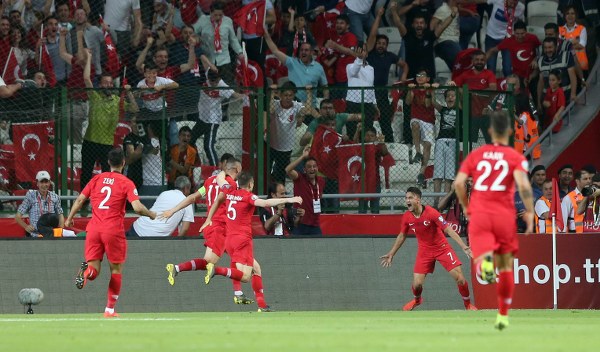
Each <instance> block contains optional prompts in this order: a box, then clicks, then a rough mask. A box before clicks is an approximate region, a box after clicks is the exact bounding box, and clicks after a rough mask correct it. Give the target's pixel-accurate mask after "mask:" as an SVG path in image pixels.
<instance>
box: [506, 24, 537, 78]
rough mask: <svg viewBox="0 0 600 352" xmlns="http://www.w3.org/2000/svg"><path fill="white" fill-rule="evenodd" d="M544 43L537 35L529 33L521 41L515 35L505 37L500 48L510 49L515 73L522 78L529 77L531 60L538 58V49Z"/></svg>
mask: <svg viewBox="0 0 600 352" xmlns="http://www.w3.org/2000/svg"><path fill="white" fill-rule="evenodd" d="M540 45H542V43H541V42H540V40H539V39H538V37H537V36H535V35H533V34H531V33H527V34H525V38H523V41H522V42H521V43H519V42H518V41H517V39H516V38H515V36H512V37H510V38H504V39H503V40H502V41H501V42H500V44H498V49H499V50H509V51H510V59H511V61H510V62H511V64H512V68H513V73H514V74H516V75H517V76H519V77H521V78H527V77H529V74H530V73H531V67H530V66H529V65H531V62H532V61H533V60H535V58H536V49H537V48H538V47H539V46H540Z"/></svg>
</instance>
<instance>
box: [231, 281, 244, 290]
mask: <svg viewBox="0 0 600 352" xmlns="http://www.w3.org/2000/svg"><path fill="white" fill-rule="evenodd" d="M231 282H232V283H233V290H234V291H241V290H242V283H241V282H240V281H238V280H232V281H231Z"/></svg>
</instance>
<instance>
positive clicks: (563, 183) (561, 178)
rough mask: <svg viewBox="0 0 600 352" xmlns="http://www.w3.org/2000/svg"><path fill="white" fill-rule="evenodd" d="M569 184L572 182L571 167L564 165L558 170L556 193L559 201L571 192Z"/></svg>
mask: <svg viewBox="0 0 600 352" xmlns="http://www.w3.org/2000/svg"><path fill="white" fill-rule="evenodd" d="M571 182H573V165H571V164H565V165H563V166H561V167H560V168H559V169H558V192H559V194H560V199H561V200H562V199H563V198H564V197H565V196H566V195H567V193H569V192H571V191H572V190H573V187H571Z"/></svg>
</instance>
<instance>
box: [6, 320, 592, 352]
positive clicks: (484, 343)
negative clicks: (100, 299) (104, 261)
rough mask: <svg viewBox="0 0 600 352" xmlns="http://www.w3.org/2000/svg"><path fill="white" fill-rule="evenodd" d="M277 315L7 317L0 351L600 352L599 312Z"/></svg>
mask: <svg viewBox="0 0 600 352" xmlns="http://www.w3.org/2000/svg"><path fill="white" fill-rule="evenodd" d="M495 316H496V312H495V311H491V310H487V311H477V312H466V311H415V312H398V311H384V312H366V311H359V312H273V313H255V312H252V313H237V312H236V313H231V312H228V313H161V314H158V313H157V314H153V313H143V314H134V313H130V314H128V313H123V314H121V318H120V319H104V318H103V317H102V314H77V315H66V314H65V315H61V314H56V315H47V314H46V315H42V314H40V315H38V314H34V315H0V331H1V333H0V335H1V339H0V351H7V352H9V351H10V352H16V351H61V352H68V351H78V352H82V351H83V352H91V351H111V352H112V351H144V352H150V351H186V352H190V351H236V352H238V351H265V352H271V351H328V352H330V351H344V352H352V351H361V352H364V351H396V352H400V351H418V352H423V351H436V352H437V351H440V352H447V351H448V352H450V351H460V352H466V351H478V352H490V351H503V352H517V351H526V352H534V351H543V352H551V351H578V352H580V351H600V312H598V311H582V310H578V311H573V310H559V311H550V310H515V311H512V312H511V321H510V326H509V328H508V329H506V330H504V331H497V330H495V329H494V328H493V323H494V320H495Z"/></svg>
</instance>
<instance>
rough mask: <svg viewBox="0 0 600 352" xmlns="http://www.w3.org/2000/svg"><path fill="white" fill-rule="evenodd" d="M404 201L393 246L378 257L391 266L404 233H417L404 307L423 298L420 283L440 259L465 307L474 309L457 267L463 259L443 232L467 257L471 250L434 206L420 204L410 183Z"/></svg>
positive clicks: (382, 262)
mask: <svg viewBox="0 0 600 352" xmlns="http://www.w3.org/2000/svg"><path fill="white" fill-rule="evenodd" d="M405 201H406V207H407V208H408V211H407V212H406V213H404V216H402V223H401V225H400V234H399V235H398V237H397V238H396V241H395V242H394V245H393V246H392V249H390V251H389V252H388V253H387V254H385V255H383V256H381V258H380V259H381V266H383V267H384V268H388V267H390V266H391V265H392V259H393V258H394V255H395V254H396V252H398V250H399V249H400V247H402V244H404V241H405V240H406V236H407V235H408V234H413V235H415V236H416V237H417V243H418V250H417V257H416V259H415V266H414V270H413V283H412V291H413V294H414V296H415V298H414V299H413V300H411V301H410V302H408V303H407V304H405V305H404V308H403V310H413V309H414V308H415V307H416V306H418V305H420V304H421V303H422V302H423V298H422V297H421V292H422V291H423V283H424V282H425V277H426V276H427V274H431V273H433V270H434V269H435V262H436V261H438V262H440V264H442V266H443V267H444V268H445V269H446V270H447V271H448V273H449V274H450V276H452V278H453V279H454V280H456V284H457V285H458V292H459V293H460V295H461V296H462V298H463V303H464V305H465V309H467V310H477V308H475V306H474V305H472V304H471V299H470V296H471V295H470V293H469V284H468V283H467V280H465V277H464V275H463V273H462V270H461V268H460V267H461V265H462V263H461V262H460V259H458V256H457V255H456V252H454V249H452V247H451V246H450V243H448V240H446V236H444V233H446V234H447V235H448V236H450V237H452V239H453V240H454V241H456V243H458V245H459V246H460V247H461V248H462V249H463V250H464V251H465V253H467V255H468V256H469V257H470V256H471V250H470V249H469V247H467V245H466V244H465V243H464V242H463V240H462V239H461V238H460V237H459V236H458V234H457V233H456V232H455V231H454V230H453V229H452V228H451V227H450V226H449V224H448V223H447V222H446V220H444V218H443V217H442V216H441V215H440V213H439V212H438V211H437V210H435V209H433V208H431V207H428V206H425V205H422V204H421V190H420V189H418V188H417V187H409V188H408V189H407V190H406V197H405Z"/></svg>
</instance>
